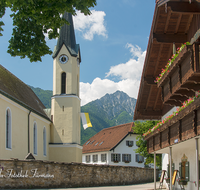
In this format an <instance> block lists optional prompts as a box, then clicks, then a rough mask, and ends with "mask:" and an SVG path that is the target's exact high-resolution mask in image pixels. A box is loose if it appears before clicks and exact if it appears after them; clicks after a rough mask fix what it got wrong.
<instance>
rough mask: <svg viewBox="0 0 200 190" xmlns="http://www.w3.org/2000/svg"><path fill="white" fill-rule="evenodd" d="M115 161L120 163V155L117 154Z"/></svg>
mask: <svg viewBox="0 0 200 190" xmlns="http://www.w3.org/2000/svg"><path fill="white" fill-rule="evenodd" d="M117 161H118V162H120V154H117Z"/></svg>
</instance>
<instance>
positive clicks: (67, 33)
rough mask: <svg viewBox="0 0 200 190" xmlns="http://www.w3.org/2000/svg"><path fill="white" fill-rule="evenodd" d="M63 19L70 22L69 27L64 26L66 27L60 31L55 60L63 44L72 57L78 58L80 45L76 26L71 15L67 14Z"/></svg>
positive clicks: (54, 54)
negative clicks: (76, 34)
mask: <svg viewBox="0 0 200 190" xmlns="http://www.w3.org/2000/svg"><path fill="white" fill-rule="evenodd" d="M63 18H64V19H66V20H67V21H68V22H69V25H67V24H64V26H62V27H61V29H60V35H59V38H58V41H57V45H56V46H55V48H54V52H53V55H52V57H53V58H55V57H56V56H57V55H58V53H59V51H60V49H61V48H62V46H63V44H65V46H66V48H67V49H68V51H69V52H70V54H71V55H72V56H77V55H78V52H79V51H80V47H79V44H76V39H75V33H74V25H73V20H72V15H71V13H67V12H65V13H64V15H63Z"/></svg>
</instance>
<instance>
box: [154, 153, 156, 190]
mask: <svg viewBox="0 0 200 190" xmlns="http://www.w3.org/2000/svg"><path fill="white" fill-rule="evenodd" d="M154 190H156V152H154Z"/></svg>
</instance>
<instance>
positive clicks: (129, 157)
mask: <svg viewBox="0 0 200 190" xmlns="http://www.w3.org/2000/svg"><path fill="white" fill-rule="evenodd" d="M128 161H129V162H131V154H129V155H128Z"/></svg>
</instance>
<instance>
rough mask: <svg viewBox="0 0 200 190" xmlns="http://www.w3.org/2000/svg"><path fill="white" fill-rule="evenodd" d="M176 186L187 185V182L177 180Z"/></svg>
mask: <svg viewBox="0 0 200 190" xmlns="http://www.w3.org/2000/svg"><path fill="white" fill-rule="evenodd" d="M178 184H179V185H181V186H184V185H187V181H186V180H179V181H178Z"/></svg>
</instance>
